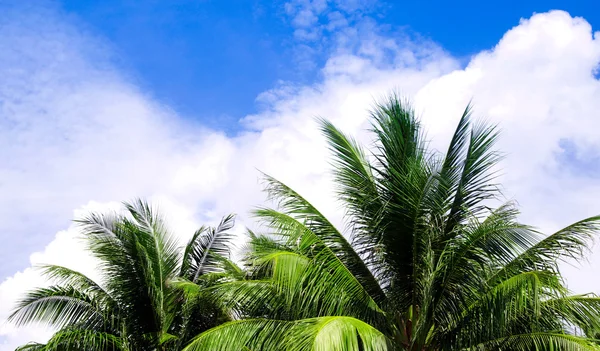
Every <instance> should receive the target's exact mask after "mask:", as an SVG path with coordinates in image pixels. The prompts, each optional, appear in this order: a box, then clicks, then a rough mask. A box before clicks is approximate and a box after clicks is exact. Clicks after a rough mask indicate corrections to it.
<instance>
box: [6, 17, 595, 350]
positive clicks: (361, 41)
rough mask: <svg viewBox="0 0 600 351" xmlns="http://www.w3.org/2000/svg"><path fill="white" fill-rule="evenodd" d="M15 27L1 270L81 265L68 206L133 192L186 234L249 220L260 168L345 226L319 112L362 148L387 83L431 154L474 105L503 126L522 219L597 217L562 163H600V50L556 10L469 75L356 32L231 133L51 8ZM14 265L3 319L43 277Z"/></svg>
mask: <svg viewBox="0 0 600 351" xmlns="http://www.w3.org/2000/svg"><path fill="white" fill-rule="evenodd" d="M319 13H321V12H319ZM9 17H11V18H10V19H6V18H4V17H3V18H2V20H3V21H4V22H5V23H3V24H4V25H5V28H9V29H10V30H9V31H7V33H8V35H5V36H3V37H2V38H1V39H0V73H1V74H2V76H3V77H5V78H4V79H3V81H0V101H2V105H1V109H0V126H1V127H2V129H1V130H0V146H1V148H2V150H7V152H4V153H2V154H0V165H1V166H0V189H2V196H1V197H0V206H1V207H2V209H3V211H2V212H1V214H0V232H2V233H15V234H16V236H12V235H11V236H10V237H7V238H6V239H5V241H6V242H8V243H9V245H8V246H9V248H8V249H5V251H2V254H3V255H4V257H8V260H6V261H7V264H8V263H9V262H11V261H13V258H15V259H16V258H17V257H24V256H26V255H27V254H28V253H29V252H31V251H32V248H36V250H39V248H40V247H41V246H43V245H44V243H49V244H48V245H47V246H46V248H45V249H44V250H42V251H40V252H39V253H36V254H34V255H32V256H31V258H30V261H31V263H41V262H44V263H61V264H66V265H73V264H77V263H80V262H83V261H85V259H84V258H83V256H81V255H84V254H83V253H81V250H78V249H76V248H77V246H76V245H77V244H76V243H75V242H74V240H73V236H74V235H75V234H76V233H75V231H74V230H73V229H72V228H70V229H68V230H66V231H59V230H60V229H61V228H66V227H68V220H69V219H71V218H72V213H73V209H77V208H83V209H85V210H89V208H90V207H89V206H99V207H100V208H104V207H103V206H105V205H102V204H104V203H107V202H111V201H121V200H124V199H125V200H126V199H130V198H132V197H134V196H146V197H150V198H154V199H158V200H159V202H160V203H161V204H162V205H161V206H163V207H165V209H166V210H167V212H168V214H169V216H170V219H171V220H170V223H173V224H174V225H175V226H176V227H175V228H174V229H176V230H177V232H178V233H182V235H186V234H189V233H191V230H193V228H194V225H196V224H197V223H199V222H201V221H209V222H214V221H216V220H217V219H218V217H219V216H221V215H223V214H225V213H228V212H232V211H233V212H237V213H239V214H240V215H242V218H241V219H242V222H243V223H249V224H250V223H251V222H250V221H249V220H248V218H247V216H246V215H247V210H248V209H250V208H251V207H252V206H254V205H258V204H260V203H261V201H262V200H263V195H262V194H261V193H260V186H259V183H258V173H257V172H256V169H257V168H258V169H260V170H263V171H266V172H267V173H270V174H271V175H273V176H275V177H277V178H279V179H281V180H282V181H284V182H286V183H288V184H290V185H292V186H293V187H295V188H297V189H298V190H299V191H300V192H301V193H303V194H305V196H306V197H307V198H308V199H309V200H311V201H313V202H314V203H315V204H316V205H317V206H319V207H320V208H323V210H324V212H325V213H326V214H328V215H331V216H332V217H334V218H335V220H336V222H337V223H340V217H339V209H338V205H337V204H336V203H335V202H333V201H332V197H331V188H330V183H329V182H328V179H329V176H328V173H327V169H328V165H327V152H326V151H325V150H326V149H325V145H324V142H323V139H322V138H321V137H320V135H319V133H318V131H317V128H316V125H315V123H314V119H313V118H314V117H315V116H323V117H327V118H329V119H331V120H332V121H333V122H334V123H336V124H337V125H339V126H340V127H341V128H342V129H343V130H345V131H347V132H349V133H352V134H355V135H358V137H359V139H361V140H365V141H366V140H368V138H369V136H368V135H367V134H366V133H365V132H364V128H365V127H366V126H367V120H366V117H367V113H366V111H367V109H368V107H369V106H371V104H372V102H373V98H376V97H379V96H382V95H383V94H384V93H386V92H389V91H390V90H391V89H393V88H397V89H399V90H401V92H403V93H405V94H407V95H409V96H414V97H415V102H416V104H417V107H418V109H419V110H420V111H422V113H423V119H424V122H425V124H426V126H427V129H428V131H429V134H428V135H429V137H430V138H431V139H432V140H433V145H434V146H435V147H438V148H443V146H444V145H445V142H446V141H447V139H448V137H449V134H450V133H451V131H452V129H453V127H454V125H455V123H456V121H457V119H458V117H459V115H460V112H461V109H463V108H464V106H465V104H466V103H467V102H468V100H469V99H470V98H472V97H473V98H474V103H475V111H476V114H477V115H483V116H486V117H487V118H488V119H489V120H491V121H494V122H497V123H499V124H500V127H501V128H502V130H503V133H502V139H501V145H500V147H501V149H502V150H503V151H505V152H507V153H508V155H507V158H506V161H505V162H504V163H503V169H504V171H505V172H504V173H505V174H506V176H504V177H503V180H504V181H505V185H506V193H507V195H508V197H513V196H514V197H515V198H516V199H517V200H519V202H520V204H521V205H522V207H523V212H524V219H527V220H528V221H529V222H530V223H532V224H534V225H538V226H540V227H542V228H544V229H554V228H558V227H559V226H561V225H564V224H566V223H568V222H570V221H574V220H576V219H578V218H581V217H584V216H588V215H592V214H596V213H600V204H598V203H597V199H598V198H599V195H600V186H599V185H598V178H600V175H599V174H597V173H596V174H594V173H593V172H581V171H580V170H579V169H578V168H577V167H578V165H577V164H575V163H574V162H570V161H569V160H565V158H564V157H561V153H564V152H565V151H564V150H563V149H561V145H564V141H565V140H568V141H569V143H570V144H569V145H571V148H573V149H574V150H575V153H577V152H580V153H585V155H599V154H600V142H599V140H600V131H599V129H598V127H599V126H600V123H599V121H598V118H597V117H596V111H598V110H599V107H600V106H598V104H600V90H599V83H598V81H597V80H596V79H595V78H594V77H593V75H592V71H593V70H594V69H595V67H596V65H597V63H598V62H599V61H600V42H599V41H598V40H597V39H595V38H594V37H593V35H592V31H591V27H590V26H589V24H587V23H586V22H585V21H584V20H582V19H573V18H571V17H570V16H569V15H568V14H566V13H564V12H552V13H546V14H539V15H536V16H534V17H533V18H532V19H530V20H527V21H522V22H521V23H520V24H519V25H518V26H517V27H515V28H513V29H512V30H510V31H508V32H507V33H506V35H505V36H504V37H503V39H502V40H501V41H500V42H499V43H498V45H497V46H496V47H495V48H493V49H492V50H491V51H489V52H482V53H480V54H478V55H476V56H475V57H473V59H472V60H471V62H470V63H469V65H468V66H467V67H466V68H464V69H459V66H458V63H457V61H456V60H454V59H453V58H452V57H449V56H448V55H447V54H445V53H444V52H443V51H441V50H440V49H439V48H436V47H435V46H434V45H432V44H431V43H410V42H406V41H404V40H394V39H392V38H386V37H383V36H381V35H377V33H376V32H374V33H373V32H372V33H371V34H370V35H367V34H365V33H367V32H363V34H361V36H359V37H357V38H356V41H355V43H357V45H353V46H352V50H343V51H340V52H339V53H338V54H336V55H334V56H333V57H331V58H330V59H329V60H328V62H327V64H326V66H325V67H324V68H323V71H322V73H323V81H322V82H320V83H318V84H315V85H312V86H294V85H290V84H285V83H282V84H281V85H280V86H278V87H277V88H274V89H273V90H271V91H268V92H265V93H264V94H262V95H261V96H260V98H259V102H260V103H261V106H263V109H262V110H261V112H259V113H257V114H255V115H252V116H247V117H246V118H245V119H244V120H243V123H242V124H243V126H244V128H245V129H244V131H243V132H241V133H240V134H239V135H238V136H236V137H233V138H230V137H226V136H225V135H223V134H222V133H219V132H216V131H212V130H208V129H204V128H202V127H201V126H198V125H195V124H192V123H191V122H190V121H183V120H181V119H179V118H178V116H176V115H175V114H173V113H172V112H170V111H169V110H168V108H166V107H164V106H161V105H160V104H158V103H156V102H154V101H153V100H152V99H151V98H149V97H147V96H145V95H144V94H143V93H142V92H140V91H139V90H137V89H136V88H135V86H133V85H131V84H130V83H128V81H127V79H126V78H123V76H122V75H121V74H120V73H119V72H118V71H115V70H114V69H112V68H111V65H110V62H109V61H107V60H108V59H107V57H105V52H106V49H105V47H102V46H101V48H100V49H93V48H95V47H97V44H98V43H99V42H98V39H95V38H90V37H89V36H86V35H82V34H80V33H78V32H77V31H76V30H75V27H73V26H72V24H69V23H65V22H64V18H62V17H58V16H57V15H56V14H55V13H52V12H48V13H46V14H45V15H44V16H39V15H36V14H29V15H23V14H19V15H18V16H16V15H14V16H9ZM100 44H101V42H100ZM7 48H11V49H12V50H7ZM1 184H8V186H3V185H1ZM90 201H95V203H93V204H92V205H88V203H89V202H90ZM86 206H87V207H86ZM94 208H98V207H94ZM57 231H59V232H58V234H56V237H55V238H54V239H53V240H52V235H53V233H56V232H57ZM24 238H25V239H24ZM28 241H29V242H30V243H29V245H27V242H28ZM11 244H12V245H13V246H11ZM17 245H18V246H19V247H20V248H16V246H17ZM594 257H598V258H597V259H596V260H594V259H592V267H599V268H600V255H595V256H594ZM3 264H4V262H3ZM78 266H81V265H78ZM84 266H85V265H84ZM16 269H17V268H13V270H12V271H7V272H5V274H12V275H11V276H10V277H9V278H8V279H7V280H5V281H4V282H3V283H2V284H0V319H3V318H6V315H7V313H8V311H9V309H10V307H11V306H10V305H11V304H12V303H13V301H14V298H15V297H16V296H18V295H19V294H20V293H21V292H22V291H23V290H24V289H26V288H28V287H31V286H36V285H38V284H40V282H41V280H40V278H39V276H38V275H37V274H36V273H35V272H34V271H32V270H31V269H30V268H27V269H25V270H22V271H20V272H18V273H14V274H13V272H14V271H15V270H16ZM568 274H569V276H568V277H569V283H570V284H571V285H572V286H573V287H574V288H575V289H576V290H577V291H587V290H590V289H596V290H597V291H600V286H597V285H596V284H597V283H596V282H595V280H592V279H589V276H590V275H589V274H591V272H590V271H589V270H587V271H586V270H582V271H575V270H569V271H568ZM0 336H3V337H4V341H3V342H4V344H0V348H1V349H2V350H5V349H6V350H9V349H12V348H14V346H16V345H18V344H20V343H23V342H26V341H29V340H30V339H31V338H35V339H36V340H41V339H43V337H44V335H43V334H41V332H39V330H38V329H36V328H30V329H27V331H26V332H23V331H22V330H19V331H16V330H15V329H14V328H12V327H10V326H8V325H5V326H2V327H0Z"/></svg>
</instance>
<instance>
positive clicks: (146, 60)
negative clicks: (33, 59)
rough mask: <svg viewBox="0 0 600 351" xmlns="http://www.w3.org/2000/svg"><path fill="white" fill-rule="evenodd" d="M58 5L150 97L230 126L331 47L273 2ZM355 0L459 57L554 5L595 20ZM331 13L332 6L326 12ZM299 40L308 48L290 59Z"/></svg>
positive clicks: (506, 4) (580, 4) (584, 7)
mask: <svg viewBox="0 0 600 351" xmlns="http://www.w3.org/2000/svg"><path fill="white" fill-rule="evenodd" d="M59 3H61V7H62V8H63V10H64V11H65V12H67V13H69V14H71V15H72V16H73V17H74V19H75V20H76V21H78V22H79V25H80V28H81V29H83V28H85V29H86V30H88V31H90V32H91V33H93V34H95V35H98V36H101V37H102V38H104V39H105V40H106V41H107V42H108V43H109V45H110V46H112V48H113V50H114V57H113V59H114V60H115V62H116V63H117V64H118V65H120V66H121V67H122V68H123V69H124V70H126V71H127V72H128V73H129V74H131V75H132V77H133V78H134V79H135V80H136V81H137V82H138V84H139V85H140V86H141V87H143V88H144V89H145V90H146V91H147V92H148V93H149V94H152V95H153V96H154V97H156V98H157V99H159V100H160V101H163V102H164V103H166V104H168V105H169V106H170V107H171V108H173V109H175V110H176V111H177V112H179V113H180V114H182V115H185V116H188V117H189V118H196V119H201V120H202V121H203V122H204V123H205V124H207V125H210V126H213V127H217V128H220V129H226V130H227V131H229V132H233V131H235V130H237V128H239V126H238V124H237V123H236V122H237V120H238V119H240V118H242V117H243V116H244V115H246V114H248V113H251V112H253V111H254V110H255V109H256V106H255V102H254V100H255V98H256V96H257V95H258V94H259V93H261V92H263V91H265V90H267V89H270V88H272V87H273V86H274V85H275V84H276V82H277V81H280V80H284V81H291V82H296V83H307V82H311V81H314V80H318V79H320V78H321V77H320V76H319V68H320V67H321V66H322V63H323V62H324V60H325V59H326V58H327V57H328V56H329V53H330V52H329V51H330V50H331V49H332V47H331V45H332V43H331V42H328V41H327V39H328V36H331V35H332V33H327V32H325V33H324V35H323V37H322V38H319V40H318V41H305V40H298V39H297V38H295V37H294V35H293V33H294V30H295V29H296V28H295V26H294V24H293V19H292V18H291V17H290V16H289V14H288V13H286V10H285V1H281V0H279V1H273V2H269V1H262V2H261V1H255V0H245V1H242V0H237V1H230V0H222V1H216V0H191V1H183V0H175V1H155V0H152V1H131V0H125V1H122V0H106V1H89V0H63V1H62V2H59ZM347 3H352V1H349V2H347ZM361 6H362V8H361V9H360V11H361V17H363V18H361V19H364V17H367V18H372V19H373V20H374V21H376V22H377V23H378V24H381V25H384V26H383V28H381V30H382V31H386V32H388V33H390V34H394V35H410V36H415V37H425V38H427V39H430V40H433V41H434V42H436V43H438V44H439V45H440V46H441V47H442V48H443V49H445V50H447V51H448V52H450V53H451V54H452V55H454V56H456V57H459V58H463V60H464V62H465V63H466V62H467V61H468V58H469V57H470V56H471V55H473V54H476V53H477V52H479V51H481V50H486V49H491V48H492V47H493V46H494V45H495V44H496V43H497V42H498V40H499V39H500V38H501V37H502V35H503V34H504V32H505V31H506V30H507V29H508V28H511V27H513V26H515V25H517V24H518V22H519V19H521V18H528V17H530V16H531V15H532V14H533V13H536V12H537V13H541V12H546V11H549V10H553V9H562V10H566V11H568V12H569V13H570V14H571V15H573V16H585V18H586V20H587V21H588V22H590V23H591V24H592V25H593V26H598V25H600V3H598V2H596V1H583V0H577V1H564V0H563V1H556V0H551V1H539V0H538V1H532V0H528V1H515V0H510V1H503V2H501V3H500V2H496V3H493V2H487V1H470V0H469V1H459V2H449V1H440V0H434V1H427V2H423V1H409V2H400V1H387V2H386V1H381V2H375V1H369V2H367V4H366V5H364V4H363V5H361ZM336 10H339V9H338V8H336V6H335V5H333V6H331V7H330V8H328V9H327V12H328V13H331V12H334V11H336ZM325 16H326V14H322V15H321V17H325ZM320 21H323V18H321V19H320ZM304 45H308V46H309V47H312V48H314V49H315V50H316V52H315V53H313V54H312V55H311V56H310V57H309V58H305V57H301V58H298V56H299V53H301V52H305V50H304ZM301 56H303V55H301ZM307 60H308V61H311V62H310V63H307V62H306V61H307Z"/></svg>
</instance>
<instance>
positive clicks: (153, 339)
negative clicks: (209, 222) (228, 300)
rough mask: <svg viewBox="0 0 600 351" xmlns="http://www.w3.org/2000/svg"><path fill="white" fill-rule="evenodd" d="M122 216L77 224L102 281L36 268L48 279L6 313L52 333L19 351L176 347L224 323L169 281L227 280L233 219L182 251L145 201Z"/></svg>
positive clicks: (203, 231)
mask: <svg viewBox="0 0 600 351" xmlns="http://www.w3.org/2000/svg"><path fill="white" fill-rule="evenodd" d="M126 209H127V213H128V214H127V215H116V214H95V213H93V214H91V215H90V216H88V217H87V218H85V219H83V220H80V221H79V223H80V224H81V229H82V233H83V234H84V238H85V240H86V243H87V247H88V250H89V252H90V253H91V254H92V255H93V256H94V257H95V258H96V259H97V260H98V262H99V263H100V264H99V267H98V268H99V272H100V274H101V277H102V279H101V281H98V282H96V281H94V280H92V279H90V278H88V277H86V276H85V275H83V274H82V273H79V272H77V271H74V270H71V269H69V268H65V267H61V266H45V267H42V270H43V273H44V274H45V275H46V276H47V277H48V278H49V279H50V280H51V281H53V282H54V285H52V286H50V287H47V288H38V289H35V290H33V291H30V292H29V293H28V294H27V295H26V296H25V297H24V298H23V299H22V300H21V301H19V303H18V305H17V308H16V309H15V311H14V312H13V314H12V315H11V316H10V318H9V320H11V321H12V322H14V323H16V324H17V325H25V324H31V323H43V324H46V325H50V326H52V327H54V328H56V329H58V331H57V332H56V333H55V334H54V335H53V337H52V338H51V339H50V340H49V341H48V342H47V343H46V344H38V343H29V344H27V345H24V346H22V347H21V348H20V350H43V351H53V350H61V351H68V350H98V351H100V350H102V351H105V350H128V351H129V350H131V351H133V350H135V351H145V350H180V349H181V348H182V347H183V346H184V345H185V344H186V343H187V342H188V341H189V340H190V339H191V338H192V337H194V336H196V335H197V334H198V333H201V332H202V331H205V330H207V329H209V328H211V327H214V326H216V325H219V324H220V323H222V322H224V321H226V320H228V319H229V316H228V315H227V314H226V311H223V310H222V309H221V308H220V307H219V305H218V304H216V302H215V301H214V300H213V299H211V298H210V296H209V295H207V294H196V295H194V298H188V297H187V295H186V294H184V293H183V292H182V291H181V289H179V288H177V287H174V286H172V284H170V282H171V281H175V280H177V279H188V280H190V281H192V282H194V283H195V284H198V285H199V286H202V287H205V286H210V285H211V284H215V283H217V282H219V281H223V280H224V279H225V280H227V278H226V276H227V269H225V268H224V265H222V264H221V263H222V262H225V261H228V260H227V259H226V258H225V257H226V256H227V255H228V253H229V247H228V243H229V240H230V239H231V234H230V233H229V230H230V229H231V228H232V226H233V221H234V217H233V216H231V215H230V216H226V217H224V218H223V220H222V221H221V223H220V224H219V225H218V226H217V227H216V228H209V227H202V228H200V229H199V230H198V231H196V232H195V233H194V235H193V237H192V238H191V240H190V241H189V243H188V244H187V245H186V246H185V248H184V250H183V254H181V251H182V250H180V248H179V247H178V245H177V244H176V241H175V240H174V239H173V237H172V236H171V235H170V233H169V231H168V230H167V228H166V226H165V224H164V223H163V221H162V219H161V217H160V216H158V215H157V214H156V213H154V212H153V211H152V210H151V208H150V206H149V205H148V204H147V203H145V202H143V201H136V202H134V203H131V204H126Z"/></svg>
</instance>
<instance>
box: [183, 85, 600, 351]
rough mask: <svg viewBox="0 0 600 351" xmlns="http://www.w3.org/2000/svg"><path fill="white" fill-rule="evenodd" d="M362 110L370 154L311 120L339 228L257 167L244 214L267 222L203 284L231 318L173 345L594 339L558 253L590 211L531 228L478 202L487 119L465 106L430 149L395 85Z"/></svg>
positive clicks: (591, 322)
mask: <svg viewBox="0 0 600 351" xmlns="http://www.w3.org/2000/svg"><path fill="white" fill-rule="evenodd" d="M372 121H373V133H374V135H375V137H376V144H375V147H374V149H373V151H372V153H370V154H369V153H367V151H365V149H363V148H362V147H361V146H360V145H359V144H358V143H357V142H356V141H355V140H354V139H352V138H351V137H349V136H347V135H345V134H343V133H342V132H341V131H339V130H338V129H337V128H336V127H335V126H333V125H332V124H331V123H329V122H327V121H324V120H323V121H321V128H322V131H323V133H324V135H325V136H326V138H327V141H328V143H329V147H330V149H331V151H332V153H333V162H332V165H333V168H334V174H335V185H336V187H337V188H336V190H337V196H338V198H339V200H341V202H342V203H343V205H344V209H345V215H346V216H345V218H346V222H347V224H348V226H347V231H346V232H345V233H343V232H342V231H341V230H339V229H338V228H336V227H335V226H334V225H332V223H331V222H330V221H328V220H327V218H325V216H323V215H322V214H321V213H320V212H319V211H318V210H317V209H316V208H315V207H314V206H313V205H311V204H310V203H309V202H308V201H307V200H306V199H304V198H303V197H302V196H301V195H300V194H298V193H297V192H295V191H294V190H293V189H291V188H290V187H288V186H286V185H285V184H284V183H282V182H280V181H278V180H276V179H274V178H271V177H268V176H265V179H266V184H267V186H266V188H267V192H268V194H269V196H270V198H272V199H274V200H276V201H277V202H278V207H277V208H276V209H271V208H261V209H258V210H257V211H256V212H255V215H256V216H257V218H258V219H260V220H261V221H262V222H263V223H265V224H266V225H267V227H268V228H270V232H269V233H267V234H263V235H257V234H254V233H252V232H251V233H250V237H251V241H250V247H249V249H248V252H247V255H246V258H245V262H246V265H247V267H248V275H249V276H250V277H251V278H250V279H246V280H238V281H231V282H227V283H224V284H219V285H218V286H215V287H214V288H213V289H212V291H213V293H214V296H215V297H217V298H219V299H220V300H221V301H222V302H223V303H228V304H229V306H231V308H233V309H235V310H236V320H234V321H231V322H228V323H225V324H223V325H221V326H219V327H216V328H213V329H210V330H208V331H206V332H204V333H202V334H200V335H199V336H198V337H196V338H195V339H194V340H193V341H192V342H191V343H190V344H189V346H187V348H186V350H189V351H192V350H215V351H216V350H252V351H258V350H364V351H367V350H598V347H597V346H595V345H596V344H595V343H594V342H593V340H592V339H591V338H588V337H587V336H592V335H597V333H598V331H599V329H600V298H598V297H596V296H595V295H592V294H590V295H571V294H570V292H569V291H568V289H567V288H566V286H565V282H564V280H563V278H562V276H561V275H560V270H559V264H560V262H561V261H562V260H564V259H568V258H579V257H580V256H581V255H582V254H583V253H584V251H585V249H586V245H587V243H588V241H589V239H590V238H591V237H592V235H593V234H594V233H595V232H597V231H598V229H599V225H600V217H592V218H588V219H584V220H582V221H579V222H577V223H574V224H571V225H569V226H567V227H565V228H564V229H562V230H559V231H557V232H556V233H553V234H551V235H544V234H542V233H539V232H538V231H536V230H535V229H534V228H532V227H530V226H527V225H524V224H522V223H520V222H519V221H518V220H517V216H518V211H517V209H516V207H515V205H514V204H513V203H510V202H509V203H504V204H502V205H500V206H498V207H496V208H490V207H489V206H490V204H491V203H493V201H496V200H499V199H500V196H499V195H500V194H499V191H498V186H497V184H495V183H494V172H493V170H494V167H495V166H496V164H497V163H498V161H499V155H498V153H497V152H495V151H494V149H493V145H494V142H495V140H496V139H497V131H496V129H495V128H494V127H489V126H486V125H484V124H480V123H474V122H473V121H472V119H471V116H470V109H469V108H468V107H467V109H466V110H465V111H464V113H463V115H462V116H461V118H460V121H459V123H458V126H457V128H456V131H455V133H454V135H453V138H452V140H451V141H450V145H449V147H448V150H447V152H446V153H445V154H443V155H441V154H439V153H434V152H432V151H430V150H428V149H427V147H426V143H425V140H424V137H423V133H422V128H421V125H420V124H419V121H418V119H417V118H416V117H415V112H414V110H413V109H411V108H410V106H409V104H407V103H405V102H403V101H402V100H400V99H399V98H398V97H396V96H391V97H390V98H389V99H388V100H387V101H385V102H384V103H381V104H377V105H376V107H375V109H374V110H373V112H372Z"/></svg>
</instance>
